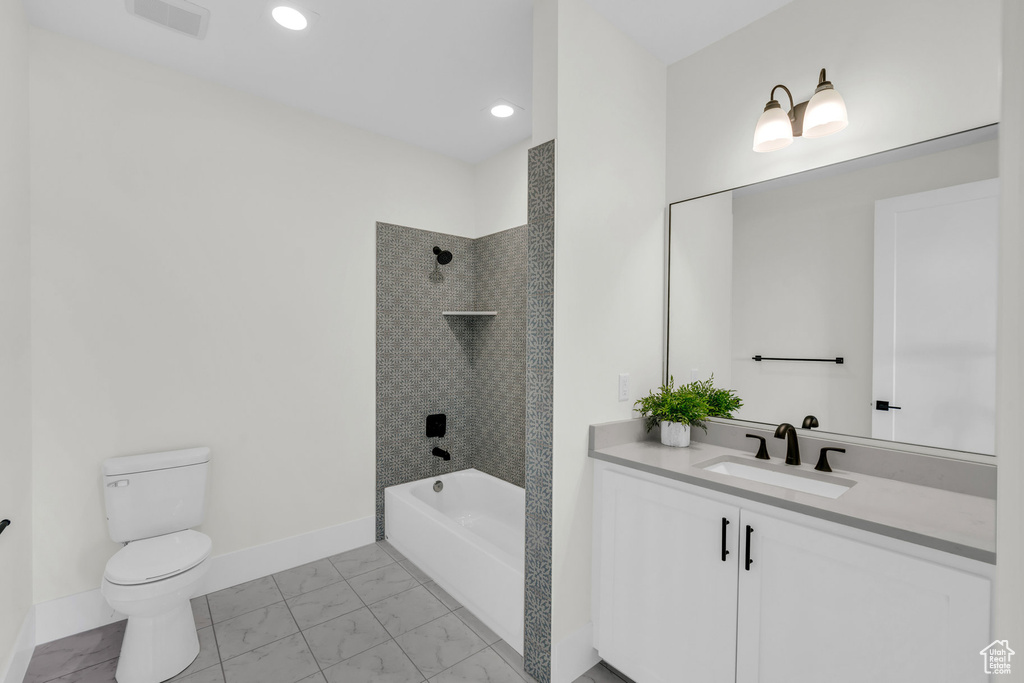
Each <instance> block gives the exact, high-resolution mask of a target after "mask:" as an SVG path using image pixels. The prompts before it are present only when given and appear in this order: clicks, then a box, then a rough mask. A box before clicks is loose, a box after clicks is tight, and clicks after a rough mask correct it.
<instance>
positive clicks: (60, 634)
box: [35, 588, 124, 645]
mask: <svg viewBox="0 0 1024 683" xmlns="http://www.w3.org/2000/svg"><path fill="white" fill-rule="evenodd" d="M35 609H36V645H42V644H43V643H48V642H50V641H51V640H57V639H59V638H64V637H66V636H71V635H74V634H76V633H81V632H82V631H88V630H89V629H91V628H97V627H99V626H105V625H107V624H111V623H113V622H115V621H120V620H121V619H124V616H123V615H121V614H119V613H118V612H115V611H114V610H113V609H112V608H111V607H110V605H108V604H107V601H106V599H105V598H104V597H103V596H102V595H100V589H99V588H94V589H93V590H91V591H85V592H84V593H75V594H74V595H68V596H66V597H63V598H57V599H56V600H50V601H48V602H41V603H39V604H38V605H36V607H35Z"/></svg>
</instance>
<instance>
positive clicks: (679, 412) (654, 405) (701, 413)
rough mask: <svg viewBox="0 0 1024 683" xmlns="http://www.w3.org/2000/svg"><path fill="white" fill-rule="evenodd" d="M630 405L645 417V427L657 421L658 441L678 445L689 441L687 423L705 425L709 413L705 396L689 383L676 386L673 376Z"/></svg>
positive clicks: (689, 424) (689, 425)
mask: <svg viewBox="0 0 1024 683" xmlns="http://www.w3.org/2000/svg"><path fill="white" fill-rule="evenodd" d="M633 405H634V406H638V410H639V411H640V414H641V415H643V416H644V417H645V418H647V431H651V429H652V428H653V427H654V425H656V424H660V425H661V442H662V443H663V444H665V445H666V446H676V447H680V448H682V447H686V446H689V445H690V427H691V426H695V427H700V428H701V429H704V420H706V419H707V418H708V414H709V413H708V408H709V406H708V401H707V399H706V398H705V397H704V396H702V395H701V394H700V393H698V392H696V391H694V389H693V388H692V387H691V386H690V385H687V384H684V385H683V386H681V387H678V388H676V386H675V380H674V378H672V377H669V380H668V384H663V385H662V386H661V387H659V388H658V390H657V392H655V391H651V393H650V394H648V395H647V396H644V397H643V398H641V399H639V400H637V402H636V403H634V404H633Z"/></svg>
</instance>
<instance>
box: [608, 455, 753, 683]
mask: <svg viewBox="0 0 1024 683" xmlns="http://www.w3.org/2000/svg"><path fill="white" fill-rule="evenodd" d="M601 464H603V463H599V465H601ZM668 484H669V482H668V480H666V481H665V483H661V482H652V481H649V480H645V479H641V478H639V477H635V476H631V475H630V474H628V473H622V472H619V471H616V470H603V471H601V472H599V473H598V476H597V481H596V485H597V486H598V487H599V488H598V489H597V490H595V492H594V495H595V498H596V500H597V501H599V502H598V504H597V509H596V511H597V512H598V514H599V515H600V517H601V520H600V523H599V527H600V529H601V530H600V532H599V534H598V537H597V538H596V539H595V540H596V541H597V545H596V546H595V548H594V557H595V558H596V561H597V563H598V571H599V573H600V579H599V580H598V581H596V582H595V584H594V589H595V590H596V591H598V592H599V594H600V595H599V597H597V601H598V603H599V604H600V605H601V607H600V623H599V631H598V633H597V634H596V638H597V640H598V642H597V643H596V647H597V649H598V652H599V653H600V654H601V657H602V658H603V659H604V660H605V661H607V662H609V663H610V664H611V665H612V666H615V667H616V668H618V669H619V670H620V671H622V672H623V673H625V674H627V675H628V676H630V677H632V678H633V679H634V680H636V681H637V683H647V682H648V681H650V682H652V683H654V682H657V683H679V682H680V681H683V680H687V681H701V683H726V682H728V683H732V682H733V681H734V680H735V674H734V671H735V669H734V665H735V657H736V556H737V554H738V548H737V546H736V533H735V530H736V528H737V527H738V526H739V517H740V510H739V508H738V507H736V506H735V505H726V504H724V503H720V502H718V501H715V500H711V499H709V498H703V497H700V496H695V495H690V494H685V493H681V492H680V491H679V490H678V489H676V488H674V487H672V486H670V485H668ZM723 520H724V522H723ZM723 524H725V530H726V534H725V535H726V538H725V542H726V545H727V547H726V550H727V551H728V553H729V554H728V555H726V556H725V561H723V560H722V543H723V537H722V528H723ZM683 663H685V669H681V668H680V667H681V665H683ZM683 673H685V674H686V676H685V678H684V677H683V676H682V674H683Z"/></svg>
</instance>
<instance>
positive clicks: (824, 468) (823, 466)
mask: <svg viewBox="0 0 1024 683" xmlns="http://www.w3.org/2000/svg"><path fill="white" fill-rule="evenodd" d="M829 451H835V452H836V453H845V452H846V449H845V448H822V449H821V453H819V454H818V464H817V465H815V466H814V469H816V470H818V471H819V472H831V471H832V468H831V467H829V466H828V452H829Z"/></svg>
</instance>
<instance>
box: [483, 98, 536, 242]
mask: <svg viewBox="0 0 1024 683" xmlns="http://www.w3.org/2000/svg"><path fill="white" fill-rule="evenodd" d="M522 115H523V114H517V116H522ZM531 146H532V142H531V140H524V141H522V142H520V143H518V144H515V145H513V146H511V147H509V148H508V149H506V150H505V151H503V152H499V153H498V154H495V155H494V156H493V157H491V158H490V159H488V160H487V161H482V162H480V163H479V164H477V165H476V168H475V169H474V175H475V178H476V185H475V192H476V218H475V225H476V230H477V234H476V237H483V236H485V235H490V234H491V233H495V232H500V231H502V230H508V229H509V228H517V227H519V226H520V225H526V175H527V156H528V155H527V152H528V151H529V149H530V147H531Z"/></svg>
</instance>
